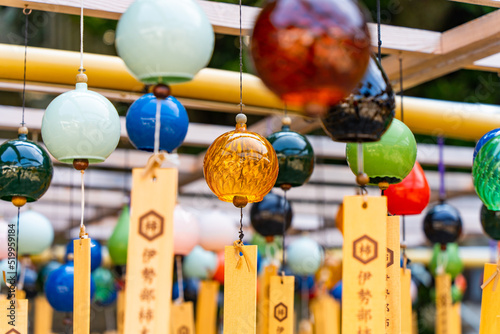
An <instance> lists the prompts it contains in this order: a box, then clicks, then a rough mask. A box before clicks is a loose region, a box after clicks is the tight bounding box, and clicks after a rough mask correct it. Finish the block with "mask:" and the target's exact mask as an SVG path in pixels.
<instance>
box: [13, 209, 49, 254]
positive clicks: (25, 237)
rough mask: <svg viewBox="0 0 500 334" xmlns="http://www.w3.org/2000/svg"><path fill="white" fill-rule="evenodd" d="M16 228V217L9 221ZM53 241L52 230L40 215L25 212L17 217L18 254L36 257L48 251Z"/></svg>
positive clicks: (30, 211) (46, 220) (34, 212)
mask: <svg viewBox="0 0 500 334" xmlns="http://www.w3.org/2000/svg"><path fill="white" fill-rule="evenodd" d="M10 223H11V224H13V225H15V226H17V216H16V217H13V218H12V219H11V220H10ZM15 233H17V231H16V232H15ZM53 241H54V228H53V227H52V224H51V222H50V220H48V219H47V217H45V216H44V215H42V214H41V213H38V212H36V211H32V210H27V211H24V212H22V213H21V214H20V215H19V242H18V246H19V254H20V255H37V254H41V253H43V251H45V250H46V249H48V248H49V247H50V246H51V245H52V242H53Z"/></svg>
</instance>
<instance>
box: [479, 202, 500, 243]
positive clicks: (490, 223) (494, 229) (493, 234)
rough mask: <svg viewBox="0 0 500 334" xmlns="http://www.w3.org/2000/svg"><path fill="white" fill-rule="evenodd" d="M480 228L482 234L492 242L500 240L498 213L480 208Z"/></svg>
mask: <svg viewBox="0 0 500 334" xmlns="http://www.w3.org/2000/svg"><path fill="white" fill-rule="evenodd" d="M481 226H482V227H483V231H484V233H485V234H486V235H487V236H489V237H490V238H491V239H493V240H500V211H492V210H488V208H487V207H486V206H485V205H484V204H483V205H482V206H481Z"/></svg>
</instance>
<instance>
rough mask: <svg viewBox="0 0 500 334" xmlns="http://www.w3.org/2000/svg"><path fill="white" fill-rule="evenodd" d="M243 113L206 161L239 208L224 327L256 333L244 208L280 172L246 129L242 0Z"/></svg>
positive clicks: (216, 183) (253, 252)
mask: <svg viewBox="0 0 500 334" xmlns="http://www.w3.org/2000/svg"><path fill="white" fill-rule="evenodd" d="M239 6H240V36H239V42H240V44H239V51H240V57H239V60H240V103H239V108H240V113H239V114H238V115H237V116H236V129H235V130H233V131H230V132H227V133H224V134H223V135H221V136H220V137H218V138H217V139H215V141H214V142H213V143H212V145H210V147H209V149H208V151H207V153H206V155H205V159H204V161H203V173H204V176H205V180H206V182H207V184H208V186H209V187H210V189H211V190H212V192H213V193H214V194H215V195H216V196H217V197H218V198H219V199H220V200H222V201H224V202H230V203H233V205H234V206H235V207H237V208H239V209H240V211H241V213H240V232H239V238H238V240H236V241H235V242H234V243H233V245H231V246H226V249H225V260H224V261H225V263H224V333H226V334H247V333H248V334H253V333H255V330H256V320H257V312H256V311H257V305H256V302H257V246H255V245H253V246H245V245H244V244H243V237H244V233H243V208H244V207H245V206H246V205H247V204H248V203H255V202H260V201H262V199H263V198H264V196H265V195H266V194H267V193H269V192H270V191H271V189H272V188H273V186H274V184H275V183H276V179H277V177H278V160H277V157H276V153H275V151H274V148H273V147H272V145H271V143H269V141H268V140H267V139H266V138H264V137H262V136H261V135H259V134H257V133H255V132H251V131H248V130H247V124H246V123H247V117H246V116H245V114H243V106H244V105H243V86H242V85H243V41H242V33H241V30H242V27H241V1H240V4H239Z"/></svg>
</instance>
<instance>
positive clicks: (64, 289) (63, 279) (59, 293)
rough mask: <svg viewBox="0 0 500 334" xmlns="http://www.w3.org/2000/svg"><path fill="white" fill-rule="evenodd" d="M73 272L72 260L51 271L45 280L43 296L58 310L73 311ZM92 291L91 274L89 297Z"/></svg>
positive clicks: (93, 287)
mask: <svg viewBox="0 0 500 334" xmlns="http://www.w3.org/2000/svg"><path fill="white" fill-rule="evenodd" d="M74 274H75V267H74V265H73V262H68V263H66V264H63V265H62V266H60V267H59V268H58V269H56V270H54V271H52V272H51V273H50V274H49V276H48V277H47V280H46V281H45V286H44V290H45V296H46V297H47V300H48V302H49V304H50V306H52V308H53V309H54V310H56V311H58V312H73V292H74V288H73V287H74ZM94 293H95V282H94V279H92V276H91V279H90V299H92V298H93V297H94Z"/></svg>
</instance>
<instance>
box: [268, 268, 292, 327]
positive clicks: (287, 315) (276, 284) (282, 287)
mask: <svg viewBox="0 0 500 334" xmlns="http://www.w3.org/2000/svg"><path fill="white" fill-rule="evenodd" d="M294 292H295V277H294V276H272V277H271V280H270V286H269V334H277V333H280V334H293V326H294V307H293V303H294V300H293V298H294Z"/></svg>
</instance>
